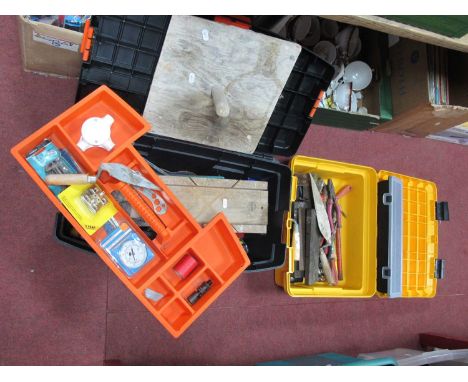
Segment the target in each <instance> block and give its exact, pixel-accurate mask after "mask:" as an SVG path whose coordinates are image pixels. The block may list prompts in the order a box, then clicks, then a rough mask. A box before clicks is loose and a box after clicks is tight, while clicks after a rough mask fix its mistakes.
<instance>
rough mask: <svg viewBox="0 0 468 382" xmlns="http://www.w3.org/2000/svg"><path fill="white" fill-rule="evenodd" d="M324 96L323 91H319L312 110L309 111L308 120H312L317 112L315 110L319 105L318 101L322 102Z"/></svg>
mask: <svg viewBox="0 0 468 382" xmlns="http://www.w3.org/2000/svg"><path fill="white" fill-rule="evenodd" d="M324 95H325V90H321V91H320V93H319V96H318V97H317V99H316V100H315V103H314V106H312V109H310V112H309V118H313V116H314V114H315V112H316V111H317V109H318V107H319V105H320V101H322V98H323V96H324Z"/></svg>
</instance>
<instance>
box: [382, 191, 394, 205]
mask: <svg viewBox="0 0 468 382" xmlns="http://www.w3.org/2000/svg"><path fill="white" fill-rule="evenodd" d="M382 203H383V204H384V205H386V206H389V205H390V204H392V194H389V193H386V194H383V196H382Z"/></svg>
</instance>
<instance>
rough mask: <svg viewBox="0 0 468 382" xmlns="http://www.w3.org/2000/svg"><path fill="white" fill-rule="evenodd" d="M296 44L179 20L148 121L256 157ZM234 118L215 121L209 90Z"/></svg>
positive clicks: (159, 130) (164, 131) (159, 70)
mask: <svg viewBox="0 0 468 382" xmlns="http://www.w3.org/2000/svg"><path fill="white" fill-rule="evenodd" d="M300 51H301V47H300V46H299V45H298V44H295V43H292V42H289V41H283V40H280V39H276V38H273V37H270V36H266V35H263V34H260V33H256V32H253V31H250V30H245V29H241V28H238V27H233V26H228V25H225V24H221V23H216V22H212V21H209V20H205V19H202V18H199V17H193V16H173V17H172V19H171V23H170V25H169V29H168V31H167V35H166V38H165V41H164V45H163V49H162V51H161V56H160V58H159V62H158V66H157V67H156V71H155V74H154V77H153V82H152V85H151V89H150V93H149V96H148V100H147V103H146V107H145V111H144V114H143V115H144V117H145V118H146V119H147V120H148V121H150V123H151V124H152V127H153V128H152V132H153V133H155V134H158V135H162V136H167V137H172V138H177V139H182V140H187V141H191V142H196V143H201V144H204V145H209V146H215V147H219V148H222V149H228V150H233V151H239V152H244V153H253V152H254V151H255V149H256V147H257V145H258V142H259V140H260V138H261V136H262V134H263V132H264V129H265V127H266V125H267V123H268V121H269V119H270V116H271V114H272V112H273V109H274V107H275V105H276V103H277V101H278V98H279V96H280V95H281V92H282V90H283V88H284V85H285V83H286V81H287V80H288V78H289V75H290V73H291V70H292V69H293V67H294V64H295V62H296V60H297V57H298V56H299V53H300ZM213 86H221V87H222V88H223V89H224V92H225V95H226V98H227V101H228V104H229V108H230V112H229V116H228V117H227V118H220V117H218V116H217V115H216V112H215V108H214V104H213V100H212V96H211V89H212V87H213Z"/></svg>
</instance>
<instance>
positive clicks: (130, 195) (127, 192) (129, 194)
mask: <svg viewBox="0 0 468 382" xmlns="http://www.w3.org/2000/svg"><path fill="white" fill-rule="evenodd" d="M119 191H120V192H121V193H122V195H123V196H124V197H125V199H127V201H128V202H129V203H130V204H131V206H132V207H133V208H135V210H136V211H137V212H138V214H139V215H140V216H141V218H142V219H143V220H144V221H145V222H147V223H148V225H149V226H150V227H151V228H152V229H153V230H154V231H155V232H156V233H157V234H158V236H160V237H161V238H162V239H163V240H164V239H167V238H168V237H169V231H168V228H167V227H166V226H165V225H164V223H163V222H162V221H161V219H160V218H159V217H158V216H157V215H156V214H155V213H154V212H153V210H152V209H151V208H150V207H149V206H148V205H147V204H146V203H145V202H144V201H143V200H142V199H141V197H140V196H139V195H138V192H136V191H135V190H134V189H133V187H132V186H130V185H129V184H125V185H124V186H123V187H122V188H121V189H120V190H119Z"/></svg>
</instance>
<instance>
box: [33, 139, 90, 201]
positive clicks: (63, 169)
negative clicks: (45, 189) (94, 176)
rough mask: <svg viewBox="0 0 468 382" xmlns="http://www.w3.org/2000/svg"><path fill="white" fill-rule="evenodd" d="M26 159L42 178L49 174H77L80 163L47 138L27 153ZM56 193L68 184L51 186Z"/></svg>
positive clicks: (79, 170)
mask: <svg viewBox="0 0 468 382" xmlns="http://www.w3.org/2000/svg"><path fill="white" fill-rule="evenodd" d="M26 160H27V161H28V163H29V164H30V165H31V166H32V168H33V169H34V170H35V171H36V172H37V174H38V175H39V176H40V177H41V179H42V180H45V177H46V176H47V175H48V174H77V173H80V172H81V169H80V167H79V166H78V164H77V163H76V162H75V161H74V160H73V158H72V157H71V155H70V154H69V153H68V152H67V151H66V150H65V149H59V148H58V147H57V146H56V145H55V144H54V143H53V142H52V141H51V140H50V139H45V140H44V141H43V142H42V143H41V144H40V145H38V146H36V147H35V148H34V149H33V150H31V151H30V152H29V153H28V154H27V155H26ZM49 188H50V190H51V191H52V192H53V193H54V194H55V195H58V194H60V193H61V192H62V191H63V190H64V189H65V188H66V186H49Z"/></svg>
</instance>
